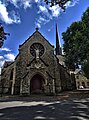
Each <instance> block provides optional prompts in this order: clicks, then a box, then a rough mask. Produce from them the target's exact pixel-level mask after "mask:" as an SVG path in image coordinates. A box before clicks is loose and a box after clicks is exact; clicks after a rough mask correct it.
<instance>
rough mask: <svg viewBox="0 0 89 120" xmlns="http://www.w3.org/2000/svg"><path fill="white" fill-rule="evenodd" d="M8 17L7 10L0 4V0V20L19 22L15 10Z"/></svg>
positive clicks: (9, 22) (8, 22)
mask: <svg viewBox="0 0 89 120" xmlns="http://www.w3.org/2000/svg"><path fill="white" fill-rule="evenodd" d="M11 15H12V16H13V18H11V17H12V16H10V17H9V12H8V11H7V8H6V5H5V4H2V3H1V1H0V20H2V21H4V22H5V23H7V24H12V23H20V18H18V16H16V14H15V12H14V13H13V14H11Z"/></svg>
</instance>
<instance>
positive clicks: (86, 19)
mask: <svg viewBox="0 0 89 120" xmlns="http://www.w3.org/2000/svg"><path fill="white" fill-rule="evenodd" d="M62 36H63V40H64V46H63V47H64V53H65V62H66V66H67V67H68V68H70V69H75V68H76V67H78V65H82V68H84V69H83V70H84V72H85V75H86V76H87V75H88V74H86V70H85V69H86V67H85V66H86V64H87V69H88V71H89V65H88V64H89V8H87V10H86V11H85V12H84V13H83V15H82V17H81V21H78V22H74V23H72V24H71V26H70V27H68V28H67V30H66V32H64V33H62Z"/></svg>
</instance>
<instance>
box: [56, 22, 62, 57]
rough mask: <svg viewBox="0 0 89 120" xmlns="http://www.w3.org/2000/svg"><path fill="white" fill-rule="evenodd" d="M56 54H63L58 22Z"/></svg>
mask: <svg viewBox="0 0 89 120" xmlns="http://www.w3.org/2000/svg"><path fill="white" fill-rule="evenodd" d="M56 55H62V50H61V47H60V43H59V36H58V28H57V24H56Z"/></svg>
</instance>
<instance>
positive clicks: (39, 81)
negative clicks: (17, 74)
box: [30, 74, 44, 94]
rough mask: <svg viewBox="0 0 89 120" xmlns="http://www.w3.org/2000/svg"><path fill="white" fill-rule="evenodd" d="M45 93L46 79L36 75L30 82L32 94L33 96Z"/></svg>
mask: <svg viewBox="0 0 89 120" xmlns="http://www.w3.org/2000/svg"><path fill="white" fill-rule="evenodd" d="M43 92H44V78H43V77H42V76H41V75H39V74H36V75H35V76H33V77H32V79H31V82H30V93H31V94H41V93H43Z"/></svg>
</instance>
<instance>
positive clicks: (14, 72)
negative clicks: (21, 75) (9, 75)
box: [11, 65, 16, 95]
mask: <svg viewBox="0 0 89 120" xmlns="http://www.w3.org/2000/svg"><path fill="white" fill-rule="evenodd" d="M15 74H16V65H14V71H13V81H12V89H11V95H13V94H14V85H15Z"/></svg>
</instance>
